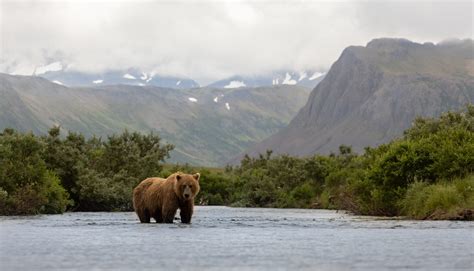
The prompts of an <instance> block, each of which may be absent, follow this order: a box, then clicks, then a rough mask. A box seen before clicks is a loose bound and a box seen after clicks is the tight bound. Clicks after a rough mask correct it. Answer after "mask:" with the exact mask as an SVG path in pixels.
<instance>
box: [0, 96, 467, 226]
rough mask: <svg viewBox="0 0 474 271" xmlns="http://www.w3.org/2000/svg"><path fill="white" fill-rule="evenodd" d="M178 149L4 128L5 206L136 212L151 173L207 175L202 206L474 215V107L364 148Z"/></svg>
mask: <svg viewBox="0 0 474 271" xmlns="http://www.w3.org/2000/svg"><path fill="white" fill-rule="evenodd" d="M172 148H173V146H171V145H167V144H162V143H161V140H160V138H159V136H157V135H155V134H148V135H142V134H139V133H129V132H127V131H125V132H124V133H122V134H120V135H113V136H110V137H108V138H107V139H106V140H102V139H99V138H91V139H87V140H86V139H85V138H84V137H83V136H82V135H80V134H76V133H69V134H68V135H67V136H66V137H64V138H63V137H60V134H59V129H58V128H53V129H51V131H50V132H49V134H48V135H46V136H41V137H37V136H34V135H32V134H21V133H18V132H15V131H13V130H10V129H7V130H5V131H4V132H3V133H1V134H0V213H1V214H35V213H60V212H63V211H64V210H66V209H68V210H71V211H74V210H77V211H79V210H80V211H126V210H131V208H132V206H131V191H132V189H133V187H134V186H135V185H136V184H137V183H138V182H140V181H141V180H142V179H144V178H146V177H148V176H161V177H166V176H168V175H169V174H171V173H173V172H175V171H178V170H181V171H185V172H195V171H199V172H200V173H201V179H200V183H201V192H200V194H199V195H198V198H197V204H203V205H205V204H208V205H229V206H239V207H279V208H327V209H342V210H348V211H351V212H353V213H355V214H363V215H378V216H407V217H409V218H414V219H463V220H472V219H473V212H474V106H472V105H469V106H467V107H466V108H465V109H464V110H461V111H459V112H447V113H444V114H442V115H441V116H440V117H439V118H436V119H430V118H418V119H416V120H415V121H414V123H413V125H412V127H411V128H409V129H408V130H406V131H405V133H404V135H403V136H402V137H401V138H399V139H396V140H393V141H392V142H390V143H387V144H384V145H381V146H379V147H376V148H366V149H365V151H364V152H363V153H362V154H356V153H354V152H353V151H352V149H351V148H350V147H349V146H341V147H340V148H339V152H338V153H337V154H336V153H335V154H330V155H315V156H313V157H308V158H297V157H291V156H286V155H283V156H273V155H272V152H271V151H268V152H267V153H265V154H262V155H260V156H259V157H257V158H250V157H245V158H244V159H243V160H242V161H241V164H240V165H239V166H237V167H230V166H229V167H226V168H223V169H216V168H214V169H213V168H199V167H198V168H196V167H191V166H189V165H164V161H165V158H167V157H168V155H169V152H170V151H171V150H172Z"/></svg>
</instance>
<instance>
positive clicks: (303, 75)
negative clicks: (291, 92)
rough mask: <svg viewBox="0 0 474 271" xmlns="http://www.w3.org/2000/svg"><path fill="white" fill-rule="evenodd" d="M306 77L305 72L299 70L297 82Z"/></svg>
mask: <svg viewBox="0 0 474 271" xmlns="http://www.w3.org/2000/svg"><path fill="white" fill-rule="evenodd" d="M306 77H308V74H307V73H306V72H300V78H298V82H299V81H301V80H303V79H305V78H306Z"/></svg>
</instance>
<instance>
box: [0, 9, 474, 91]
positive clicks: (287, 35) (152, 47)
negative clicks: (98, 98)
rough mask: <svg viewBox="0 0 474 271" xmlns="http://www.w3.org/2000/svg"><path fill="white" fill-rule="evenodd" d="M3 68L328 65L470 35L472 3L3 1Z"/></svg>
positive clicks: (184, 69)
mask: <svg viewBox="0 0 474 271" xmlns="http://www.w3.org/2000/svg"><path fill="white" fill-rule="evenodd" d="M0 2H1V6H0V28H1V32H0V38H1V47H0V72H9V73H17V74H31V73H32V72H33V70H34V68H35V66H39V65H45V64H49V63H51V62H53V61H57V60H61V61H63V62H64V63H65V64H68V65H69V66H68V68H69V69H75V70H79V71H86V72H100V71H104V70H107V69H117V68H129V67H137V68H140V69H143V70H144V71H149V72H151V71H154V72H156V73H159V74H162V75H178V76H185V77H190V78H193V79H195V80H197V81H198V82H200V83H201V84H203V83H208V82H209V81H212V80H214V79H221V78H223V77H227V76H230V75H234V74H261V73H265V72H268V71H271V70H278V69H294V70H303V69H316V70H326V69H328V68H329V67H330V65H331V64H332V63H333V62H334V61H335V60H336V59H337V57H338V56H339V55H340V53H341V51H342V50H343V49H344V48H345V47H347V46H349V45H365V44H366V43H367V42H368V41H370V40H371V39H373V38H377V37H403V38H407V39H410V40H414V41H418V42H425V41H432V42H439V41H441V40H444V39H450V38H462V39H464V38H473V4H472V2H471V1H464V2H456V1H448V0H446V1H392V2H387V1H253V2H245V1H209V0H207V1H124V0H121V1H105V0H101V1H8V0H7V1H5V0H0Z"/></svg>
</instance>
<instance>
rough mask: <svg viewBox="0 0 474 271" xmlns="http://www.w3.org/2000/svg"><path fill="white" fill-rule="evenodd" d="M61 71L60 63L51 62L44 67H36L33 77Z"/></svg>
mask: <svg viewBox="0 0 474 271" xmlns="http://www.w3.org/2000/svg"><path fill="white" fill-rule="evenodd" d="M62 69H63V65H62V64H61V62H53V63H50V64H48V65H46V66H42V67H38V68H36V69H35V75H40V74H44V73H47V72H56V71H60V70H62Z"/></svg>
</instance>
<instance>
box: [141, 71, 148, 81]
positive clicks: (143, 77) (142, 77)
mask: <svg viewBox="0 0 474 271" xmlns="http://www.w3.org/2000/svg"><path fill="white" fill-rule="evenodd" d="M147 78H148V75H147V74H146V73H144V72H142V76H140V79H142V80H146V79H147Z"/></svg>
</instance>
